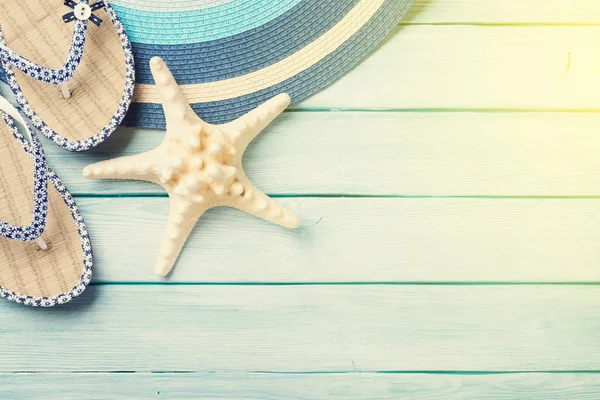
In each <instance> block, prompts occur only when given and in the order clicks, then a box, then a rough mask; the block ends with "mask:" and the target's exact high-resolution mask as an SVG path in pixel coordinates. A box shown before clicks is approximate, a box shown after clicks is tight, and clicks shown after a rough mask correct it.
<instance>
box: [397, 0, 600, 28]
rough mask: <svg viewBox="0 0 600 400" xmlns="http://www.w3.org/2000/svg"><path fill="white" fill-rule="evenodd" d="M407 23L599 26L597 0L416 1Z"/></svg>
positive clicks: (405, 21) (406, 20)
mask: <svg viewBox="0 0 600 400" xmlns="http://www.w3.org/2000/svg"><path fill="white" fill-rule="evenodd" d="M404 23H409V24H410V23H419V24H444V23H455V24H457V23H460V24H600V3H598V2H597V1H595V0H570V1H563V0H527V1H523V0H475V1H474V0H416V1H415V4H414V5H413V6H412V7H411V9H410V10H409V12H408V14H407V15H406V16H405V19H404Z"/></svg>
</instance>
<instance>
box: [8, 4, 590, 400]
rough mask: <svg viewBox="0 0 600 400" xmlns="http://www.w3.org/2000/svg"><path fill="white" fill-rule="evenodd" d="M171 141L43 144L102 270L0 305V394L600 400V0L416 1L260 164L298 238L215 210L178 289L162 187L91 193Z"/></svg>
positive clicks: (121, 137) (293, 114)
mask: <svg viewBox="0 0 600 400" xmlns="http://www.w3.org/2000/svg"><path fill="white" fill-rule="evenodd" d="M162 136H163V133H162V132H161V131H151V130H141V129H121V130H120V131H118V132H117V133H116V134H115V135H114V136H113V138H112V139H111V140H110V141H109V142H108V143H106V144H105V145H103V146H102V147H100V148H98V149H96V150H95V151H93V152H92V153H89V154H68V153H66V152H64V151H63V150H60V149H58V148H57V147H55V146H52V145H50V144H49V142H48V141H46V142H45V143H46V146H45V148H46V150H47V152H48V153H49V162H50V165H51V166H52V167H53V168H54V169H55V170H56V171H57V172H58V174H59V175H60V176H61V177H62V179H63V180H64V181H65V183H66V184H67V186H68V187H69V188H70V190H71V192H72V193H73V194H74V195H75V197H76V201H77V203H78V204H79V205H80V207H81V209H82V212H83V214H84V216H85V218H86V221H87V223H88V227H89V230H90V235H91V237H92V240H93V246H94V252H95V261H96V269H95V275H94V280H93V285H92V286H91V287H90V288H89V289H88V291H87V292H86V293H85V295H84V296H83V297H82V298H80V299H78V300H76V301H74V302H73V303H71V304H69V305H67V306H65V307H57V308H54V309H49V310H34V309H26V308H24V307H22V306H18V305H14V304H10V303H8V302H1V303H0V360H1V362H0V398H2V399H44V400H48V399H61V400H64V399H217V398H218V399H230V398H253V399H280V398H281V399H286V398H301V399H328V398H339V399H384V398H398V399H463V400H464V399H469V400H472V399H482V398H492V399H502V400H505V399H569V400H572V399H594V400H596V399H599V398H600V374H599V373H598V371H600V285H599V284H600V2H598V1H596V0H569V1H565V0H421V1H418V2H417V4H416V5H415V6H414V7H413V8H412V10H411V12H410V14H409V15H408V17H407V18H406V20H405V22H404V23H403V24H402V25H401V26H399V27H398V28H397V30H396V32H394V34H393V35H392V36H391V37H390V38H389V39H388V40H387V41H386V42H385V43H384V44H383V45H382V47H381V48H380V49H379V50H377V51H376V53H375V54H373V55H372V56H371V57H370V58H369V59H367V60H366V61H365V62H364V63H363V64H361V65H360V66H358V67H357V68H356V69H355V70H354V71H353V72H351V73H350V74H349V75H347V76H346V77H344V78H343V79H342V80H340V81H339V82H337V83H336V84H334V85H333V86H332V87H330V88H329V89H327V90H325V91H324V92H322V93H319V94H317V95H316V96H314V97H312V98H311V99H309V100H307V101H305V102H303V103H302V104H298V105H295V106H293V107H292V108H291V109H290V110H289V111H288V112H286V113H284V115H283V116H281V117H280V118H279V119H278V120H277V121H276V122H275V123H274V124H273V125H272V126H271V127H270V128H268V129H267V130H266V131H265V132H264V133H263V134H262V136H261V137H260V138H259V139H257V140H256V141H255V142H254V143H253V144H252V146H251V148H249V149H248V152H247V155H246V157H245V166H246V170H247V173H248V175H249V176H250V178H251V179H252V180H253V181H254V182H255V183H256V184H257V185H258V186H259V187H260V188H262V189H264V190H265V191H266V192H267V193H269V194H270V195H272V196H274V197H277V198H279V200H280V201H281V202H282V203H284V204H285V205H287V206H289V207H291V208H292V209H294V210H295V211H296V212H297V213H298V214H299V215H300V216H301V218H302V221H303V225H302V227H301V228H300V229H299V230H297V231H290V230H285V229H283V228H279V227H277V226H274V225H271V224H268V223H266V222H264V221H262V220H259V219H256V218H253V217H251V216H249V215H245V214H243V213H241V212H237V211H234V210H230V209H216V210H212V211H210V212H208V214H207V215H205V216H204V217H203V218H202V220H201V222H200V223H199V224H198V225H197V227H196V229H195V230H194V232H193V234H192V235H191V237H190V239H189V241H188V243H187V245H186V247H185V249H184V251H183V254H182V255H181V258H180V260H179V263H178V264H177V266H176V267H175V271H174V273H173V274H172V276H171V277H170V279H168V280H161V279H159V278H157V277H155V276H154V274H153V270H154V263H155V259H156V257H157V254H158V250H159V246H160V243H161V238H162V231H163V229H164V226H165V224H166V218H167V208H168V199H167V198H166V196H165V193H164V192H163V191H162V190H161V189H160V188H159V187H157V186H153V185H151V184H145V183H138V182H115V181H104V182H98V181H87V180H85V179H83V178H82V177H81V169H82V167H83V166H85V165H87V164H89V163H91V162H94V161H98V160H103V159H107V158H110V157H114V156H117V155H123V154H135V153H138V152H141V151H144V150H147V149H150V148H152V147H153V146H155V145H156V144H157V143H159V141H160V140H161V138H162Z"/></svg>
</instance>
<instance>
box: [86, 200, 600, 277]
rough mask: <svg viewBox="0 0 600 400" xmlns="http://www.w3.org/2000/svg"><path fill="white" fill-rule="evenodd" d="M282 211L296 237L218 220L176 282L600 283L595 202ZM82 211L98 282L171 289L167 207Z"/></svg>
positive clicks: (116, 205)
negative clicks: (293, 214)
mask: <svg viewBox="0 0 600 400" xmlns="http://www.w3.org/2000/svg"><path fill="white" fill-rule="evenodd" d="M280 200H281V201H282V203H283V204H285V205H286V206H289V207H290V208H292V209H295V210H296V211H297V212H298V213H299V215H300V217H301V218H302V221H303V226H302V227H301V228H300V229H299V230H296V231H294V230H287V229H285V228H281V227H278V226H275V225H272V224H269V223H267V222H265V221H262V220H260V219H257V218H255V217H252V216H250V215H247V214H243V213H241V212H239V211H237V210H231V209H225V208H221V209H214V210H210V211H209V212H208V213H207V214H206V215H205V216H203V219H202V220H201V221H200V223H199V224H198V225H197V226H196V229H195V230H194V231H193V232H192V235H191V236H190V238H189V240H188V242H187V244H186V246H185V247H184V250H183V253H182V254H181V256H180V259H179V261H178V264H177V265H176V267H175V269H174V272H173V273H172V275H171V276H170V278H169V280H168V282H234V283H236V282H279V283H281V282H600V268H598V265H600V252H598V232H600V200H597V199H596V200H585V199H575V200H565V199H555V200H530V199H524V200H523V199H522V200H514V199H511V200H506V199H504V200H499V199H393V198H392V199H370V198H362V199H361V198H345V199H344V198H342V199H340V198H333V199H312V198H306V199H280ZM78 202H79V205H80V206H81V209H82V212H83V215H84V216H85V217H86V221H87V223H88V228H89V231H90V235H91V238H92V244H93V246H94V257H95V262H96V268H95V272H94V281H95V282H97V283H101V282H104V283H107V282H157V281H163V280H161V279H160V278H157V277H156V276H155V275H154V266H155V263H156V259H157V257H158V254H159V246H160V244H161V243H162V235H163V229H164V226H165V225H166V218H167V210H168V200H167V199H163V198H146V199H139V198H124V199H117V198H99V199H80V200H79V201H78ZM132 238H135V239H136V240H135V245H132Z"/></svg>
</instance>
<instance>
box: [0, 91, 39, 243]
mask: <svg viewBox="0 0 600 400" xmlns="http://www.w3.org/2000/svg"><path fill="white" fill-rule="evenodd" d="M0 114H1V115H2V118H3V119H4V122H5V123H6V124H7V125H8V127H9V129H10V131H11V132H12V134H13V136H14V137H15V139H17V140H18V141H19V142H20V143H21V144H22V145H24V147H26V148H28V150H29V151H28V154H29V155H30V157H31V158H32V159H33V163H34V168H33V187H34V190H33V210H34V211H33V218H32V220H31V223H30V224H29V225H28V226H17V225H12V224H9V223H8V222H4V221H0V236H4V237H6V238H8V239H12V240H19V241H22V242H29V241H32V240H35V239H37V238H39V237H40V236H41V235H42V233H43V232H44V230H45V229H46V219H47V217H48V168H47V166H46V156H45V154H44V150H43V148H42V146H41V144H40V141H39V139H38V137H37V136H36V134H35V132H33V131H32V130H31V129H29V127H28V125H27V123H26V122H25V120H24V119H23V117H21V115H20V114H19V112H18V111H17V110H16V109H15V108H14V107H13V106H12V105H11V104H10V103H9V102H8V101H6V100H5V99H4V98H1V97H0ZM15 120H16V121H18V122H19V123H20V124H21V125H23V127H24V128H25V130H26V131H27V133H28V134H29V138H30V142H29V144H28V145H27V140H26V139H25V137H24V136H23V135H21V133H20V132H19V129H18V127H17V125H16V123H15ZM15 184H17V185H19V184H22V182H16V183H15Z"/></svg>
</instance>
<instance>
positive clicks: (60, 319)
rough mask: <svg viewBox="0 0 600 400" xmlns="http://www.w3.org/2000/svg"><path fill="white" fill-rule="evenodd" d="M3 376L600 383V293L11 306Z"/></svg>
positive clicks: (199, 297) (405, 290)
mask: <svg viewBox="0 0 600 400" xmlns="http://www.w3.org/2000/svg"><path fill="white" fill-rule="evenodd" d="M0 314H1V315H2V338H3V340H2V341H1V342H0V354H2V360H3V363H2V364H1V365H0V371H2V372H8V371H42V372H44V371H46V372H47V371H54V372H69V371H138V372H151V371H196V372H210V371H216V372H219V371H245V372H248V371H255V372H257V371H263V372H264V371H276V372H306V371H313V372H332V371H336V372H353V371H407V372H411V371H412V372H414V371H449V370H450V371H473V370H475V371H597V370H599V369H600V356H599V351H600V350H599V349H598V341H599V340H600V287H598V286H552V285H550V286H516V287H515V286H423V285H417V286H412V285H391V286H390V285H366V286H339V285H333V286H329V285H316V286H314V285H300V286H210V285H209V286H92V287H90V288H89V289H88V292H87V293H86V294H85V295H84V296H83V297H82V298H80V299H77V300H76V301H74V302H72V303H69V304H68V305H66V306H64V307H57V308H52V309H47V310H39V309H38V310H36V309H33V310H32V309H24V308H23V307H22V306H19V305H17V304H12V303H8V302H2V303H0Z"/></svg>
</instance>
